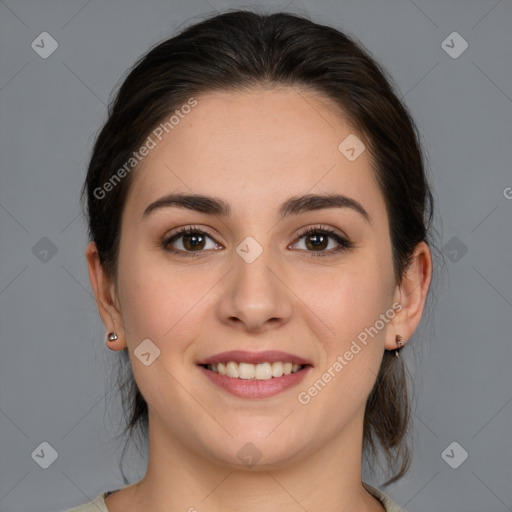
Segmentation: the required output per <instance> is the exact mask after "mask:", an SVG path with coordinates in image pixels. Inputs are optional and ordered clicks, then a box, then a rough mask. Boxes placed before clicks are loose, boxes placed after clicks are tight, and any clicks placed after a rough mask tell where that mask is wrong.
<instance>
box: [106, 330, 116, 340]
mask: <svg viewBox="0 0 512 512" xmlns="http://www.w3.org/2000/svg"><path fill="white" fill-rule="evenodd" d="M117 338H118V336H117V333H115V332H110V333H109V334H108V336H107V341H116V340H117Z"/></svg>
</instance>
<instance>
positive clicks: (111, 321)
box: [85, 242, 126, 350]
mask: <svg viewBox="0 0 512 512" xmlns="http://www.w3.org/2000/svg"><path fill="white" fill-rule="evenodd" d="M85 257H86V259H87V266H88V268H89V280H90V282H91V287H92V290H93V292H94V296H95V298H96V304H97V306H98V312H99V314H100V317H101V320H102V321H103V323H104V325H105V327H106V329H107V332H115V333H117V336H118V338H117V340H115V341H108V342H107V343H108V347H109V348H110V349H112V350H122V349H123V348H125V347H126V336H124V329H123V321H122V316H121V311H120V308H119V301H118V299H117V294H116V289H115V280H114V279H113V278H112V277H111V276H108V275H107V274H106V272H105V270H104V268H103V266H102V264H101V262H100V256H99V253H98V248H97V247H96V243H95V242H89V244H88V245H87V248H86V250H85Z"/></svg>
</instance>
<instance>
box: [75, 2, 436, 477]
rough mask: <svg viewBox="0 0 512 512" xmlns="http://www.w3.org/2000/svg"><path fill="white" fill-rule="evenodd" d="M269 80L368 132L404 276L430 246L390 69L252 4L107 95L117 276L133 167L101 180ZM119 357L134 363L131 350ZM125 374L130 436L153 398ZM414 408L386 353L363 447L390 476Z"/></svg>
mask: <svg viewBox="0 0 512 512" xmlns="http://www.w3.org/2000/svg"><path fill="white" fill-rule="evenodd" d="M273 86H289V87H295V88H297V89H299V90H310V91H314V92H316V93H319V94H320V95H321V96H322V97H324V98H327V99H329V100H331V101H332V102H334V104H336V105H338V106H339V111H340V114H341V115H343V116H344V118H345V119H346V120H347V121H348V122H349V123H350V124H351V125H352V126H353V127H354V128H355V129H356V130H357V131H358V134H360V135H361V136H362V137H363V138H364V142H365V144H366V145H367V147H368V149H369V150H370V152H371V155H372V159H373V161H374V173H375V177H376V180H377V182H378V185H379V187H380V189H381V191H382V194H383V196H384V198H385V203H386V208H387V213H388V217H389V228H390V236H391V243H392V251H393V264H394V272H395V277H396V281H397V283H399V282H400V281H401V278H402V276H403V273H404V270H405V269H406V268H407V266H408V264H409V262H410V258H411V255H412V253H413V251H414V249H415V247H416V245H417V244H418V243H420V242H422V241H425V242H427V243H429V244H430V242H429V240H427V232H428V231H429V227H430V224H431V221H432V203H433V199H432V193H431V190H430V187H429V185H428V181H427V179H426V175H425V169H424V164H423V154H422V150H421V146H420V144H419V137H418V133H417V130H416V127H415V125H414V122H413V121H412V119H411V117H410V115H409V113H408V111H407V109H406V108H405V107H404V105H403V104H402V103H401V101H400V100H399V99H398V97H397V94H396V93H395V92H394V90H393V87H392V86H391V80H390V78H389V77H388V76H387V74H386V73H385V71H384V70H383V69H382V68H381V67H380V66H379V65H378V64H377V63H376V62H375V61H374V60H373V58H372V57H370V55H369V53H368V52H367V51H365V50H363V48H362V45H360V44H359V43H356V42H355V40H353V39H352V38H349V37H348V36H346V35H345V34H343V33H341V32H340V31H338V30H336V29H334V28H331V27H329V26H324V25H320V24H316V23H313V22H312V21H310V20H309V19H307V18H305V17H301V16H297V15H294V14H289V13H275V14H258V13H255V12H250V11H228V12H225V13H223V14H220V15H216V16H214V17H211V18H208V19H206V20H202V21H201V22H198V23H196V24H195V25H192V26H190V27H189V28H186V29H185V30H183V31H182V32H181V33H180V34H178V35H177V36H175V37H173V38H171V39H168V40H166V41H164V42H162V43H161V44H159V45H157V46H156V47H155V48H153V49H152V50H151V51H149V52H148V53H147V54H146V55H145V56H143V57H142V58H141V59H140V60H139V61H138V62H137V63H136V64H135V65H134V67H133V68H132V70H131V71H130V72H129V74H128V76H127V77H126V79H125V80H124V82H123V83H122V85H121V87H120V88H119V90H118V92H117V95H116V97H115V99H114V100H113V101H112V102H111V103H110V105H109V116H108V120H107V121H106V123H105V125H104V126H103V128H102V129H101V131H100V133H99V135H98V137H97V139H96V142H95V145H94V148H93V152H92V157H91V160H90V164H89V168H88V172H87V178H86V180H85V183H84V186H83V189H82V199H83V198H84V196H86V197H87V215H88V222H89V237H90V239H91V240H94V241H95V242H96V244H97V247H98V252H99V256H100V260H101V263H102V265H103V267H104V269H105V270H106V271H107V273H108V274H109V275H112V276H115V275H116V263H117V255H118V249H119V236H120V235H119V234H120V221H121V215H122V211H123V208H124V205H125V199H126V195H127V192H128V189H129V187H130V183H131V178H132V174H133V173H130V172H127V173H123V179H122V180H118V181H119V182H115V183H114V186H112V187H109V190H108V192H105V188H104V184H105V183H107V182H109V180H112V177H113V176H114V174H115V173H116V172H118V170H119V169H120V168H122V167H123V165H125V164H126V162H127V161H129V159H130V157H131V156H132V155H133V152H134V151H137V150H138V149H139V148H140V147H141V145H142V144H143V143H144V141H145V140H146V138H147V137H148V135H149V134H150V133H151V132H152V130H153V129H154V128H155V127H156V126H158V125H159V124H160V123H161V122H162V120H163V119H165V118H166V117H169V116H170V115H171V114H172V112H173V111H175V110H176V109H178V108H180V107H181V106H182V105H184V104H186V103H187V102H188V101H189V100H190V98H191V97H198V96H199V95H201V94H205V93H211V92H214V91H229V90H241V91H243V90H251V89H253V88H255V87H273ZM124 174H126V176H124ZM98 190H102V192H101V194H100V193H99V192H98ZM104 192H105V193H104ZM99 196H101V197H99ZM121 358H124V359H122V360H123V363H124V368H125V369H126V368H127V367H129V359H128V355H127V353H126V350H123V351H122V352H121ZM120 375H121V374H120ZM121 380H122V383H121V392H122V395H123V396H124V401H123V403H124V404H125V411H127V409H129V415H128V416H127V424H126V427H125V430H124V431H123V434H126V432H128V433H129V437H131V436H132V434H133V433H134V431H135V430H136V427H141V429H142V430H143V431H144V432H147V428H148V409H147V404H146V401H145V400H144V398H143V396H142V395H141V393H140V391H139V389H138V387H137V384H136V382H135V380H134V379H133V375H132V373H131V370H130V369H128V370H127V374H126V376H125V377H124V378H123V379H121ZM409 407H410V405H409V398H408V393H407V385H406V377H405V373H404V368H403V363H402V362H401V360H400V359H398V358H396V357H395V354H394V352H389V351H385V353H384V357H383V359H382V364H381V367H380V371H379V374H378V377H377V380H376V383H375V386H374V388H373V390H372V392H371V394H370V396H369V397H368V400H367V404H366V412H365V419H364V430H363V438H364V448H365V449H364V453H365V456H367V457H368V455H369V454H370V455H371V456H375V457H376V456H377V455H378V454H379V450H378V449H379V447H380V449H381V452H380V453H383V454H384V456H385V459H386V462H387V467H388V469H389V471H390V472H391V475H392V477H391V478H390V479H388V480H387V482H386V484H389V483H391V482H394V481H396V480H398V479H399V478H401V477H402V476H403V475H404V474H405V473H406V471H407V470H408V468H409V464H410V451H409V446H408V442H407V439H406V434H407V431H408V425H409ZM128 440H129V439H128ZM125 448H126V445H125ZM123 453H124V452H123ZM123 475H124V473H123ZM125 482H126V483H128V482H127V481H126V478H125Z"/></svg>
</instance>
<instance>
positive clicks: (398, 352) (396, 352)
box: [395, 334, 403, 358]
mask: <svg viewBox="0 0 512 512" xmlns="http://www.w3.org/2000/svg"><path fill="white" fill-rule="evenodd" d="M402 340H403V338H402V336H400V334H397V335H396V338H395V341H396V344H397V346H398V348H397V349H396V350H395V356H396V357H398V358H400V350H401V349H402V345H403V341H402Z"/></svg>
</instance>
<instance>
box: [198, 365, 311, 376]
mask: <svg viewBox="0 0 512 512" xmlns="http://www.w3.org/2000/svg"><path fill="white" fill-rule="evenodd" d="M206 367H207V368H208V369H209V370H211V371H212V372H215V373H220V374H221V375H227V376H228V377H232V378H234V379H236V378H239V379H245V380H268V379H271V378H273V377H274V378H277V377H282V376H283V375H290V373H295V372H298V371H299V370H300V369H301V368H302V365H301V364H292V363H282V362H281V361H276V362H275V363H260V364H250V363H236V362H235V361H229V363H227V364H224V363H219V364H208V365H206Z"/></svg>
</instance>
